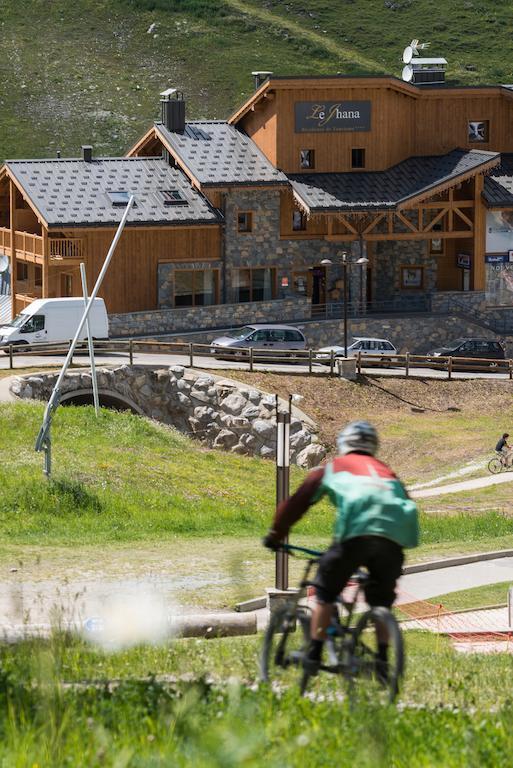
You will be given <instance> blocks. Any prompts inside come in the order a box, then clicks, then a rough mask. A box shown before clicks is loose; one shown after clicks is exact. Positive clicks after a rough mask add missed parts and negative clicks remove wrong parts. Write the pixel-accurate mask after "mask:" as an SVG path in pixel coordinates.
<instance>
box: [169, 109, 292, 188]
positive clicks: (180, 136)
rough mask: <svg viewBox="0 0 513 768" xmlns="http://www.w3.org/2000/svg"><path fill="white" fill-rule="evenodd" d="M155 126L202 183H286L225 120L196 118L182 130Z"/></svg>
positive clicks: (243, 135) (217, 184)
mask: <svg viewBox="0 0 513 768" xmlns="http://www.w3.org/2000/svg"><path fill="white" fill-rule="evenodd" d="M155 128H156V129H157V132H158V133H160V135H161V136H162V138H164V139H165V140H166V142H167V143H168V144H169V146H170V147H172V149H173V150H174V151H175V152H176V154H177V155H178V156H179V157H180V159H181V160H182V162H183V163H184V165H185V166H187V168H188V169H189V170H190V172H191V173H192V175H193V176H194V177H195V178H196V179H197V180H198V181H199V183H200V184H201V185H202V186H209V185H210V186H220V185H225V184H229V185H237V184H240V185H274V184H287V177H286V176H285V174H284V173H282V172H281V171H279V170H278V169H277V168H275V167H274V165H273V164H272V163H271V162H270V161H269V160H268V159H267V158H266V156H265V155H264V154H263V152H261V151H260V149H259V148H258V147H257V146H256V144H255V143H254V142H253V141H252V140H251V139H250V138H249V137H248V136H246V134H245V133H242V132H241V131H239V130H237V128H234V127H233V126H232V125H229V124H228V123H226V122H224V121H220V120H194V121H192V122H190V123H186V125H185V131H184V132H183V133H174V132H171V131H168V130H167V128H165V126H164V125H163V124H162V123H155Z"/></svg>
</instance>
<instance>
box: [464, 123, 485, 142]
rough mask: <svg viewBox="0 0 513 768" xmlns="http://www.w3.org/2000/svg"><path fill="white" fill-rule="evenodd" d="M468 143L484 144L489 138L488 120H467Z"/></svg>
mask: <svg viewBox="0 0 513 768" xmlns="http://www.w3.org/2000/svg"><path fill="white" fill-rule="evenodd" d="M467 135H468V142H469V144H486V142H488V141H489V140H490V123H489V121H488V120H469V122H468V125H467Z"/></svg>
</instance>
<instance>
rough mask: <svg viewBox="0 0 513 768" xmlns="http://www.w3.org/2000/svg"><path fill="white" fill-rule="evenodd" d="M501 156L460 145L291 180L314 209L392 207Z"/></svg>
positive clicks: (291, 178)
mask: <svg viewBox="0 0 513 768" xmlns="http://www.w3.org/2000/svg"><path fill="white" fill-rule="evenodd" d="M498 157H499V155H498V154H497V153H495V152H482V151H479V150H470V151H465V150H460V149H457V150H454V151H452V152H449V153H448V154H447V155H442V156H428V157H410V158H408V159H407V160H404V161H403V162H402V163H399V164H398V165H394V166H393V167H392V168H389V169H388V170H386V171H370V172H356V173H317V174H293V175H289V180H290V182H291V184H292V187H293V189H294V192H295V193H296V195H297V196H298V198H299V199H300V200H301V202H303V204H304V205H305V206H306V207H307V208H308V210H309V211H310V212H311V213H328V212H330V211H340V212H343V211H359V210H369V209H371V210H392V209H394V208H397V207H398V206H399V205H400V204H401V203H404V202H405V201H406V200H408V199H409V198H412V197H417V196H418V195H422V194H424V193H425V194H426V195H428V194H429V192H430V190H431V189H433V188H434V187H438V186H439V185H441V184H444V183H446V182H450V181H452V180H456V179H457V178H458V176H462V175H464V174H466V173H468V172H472V171H477V170H478V169H479V166H481V165H484V164H486V163H489V162H490V160H494V159H495V158H498Z"/></svg>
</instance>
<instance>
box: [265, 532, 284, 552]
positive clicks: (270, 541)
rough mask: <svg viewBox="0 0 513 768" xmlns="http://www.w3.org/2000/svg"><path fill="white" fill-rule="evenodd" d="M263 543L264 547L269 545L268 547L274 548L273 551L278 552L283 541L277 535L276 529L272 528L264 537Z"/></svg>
mask: <svg viewBox="0 0 513 768" xmlns="http://www.w3.org/2000/svg"><path fill="white" fill-rule="evenodd" d="M262 544H263V545H264V547H267V549H272V551H273V552H276V550H277V549H279V547H280V544H281V541H280V540H279V539H278V537H277V536H276V531H272V530H271V531H268V532H267V533H266V534H265V536H264V538H263V539H262Z"/></svg>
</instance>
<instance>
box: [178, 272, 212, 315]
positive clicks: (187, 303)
mask: <svg viewBox="0 0 513 768" xmlns="http://www.w3.org/2000/svg"><path fill="white" fill-rule="evenodd" d="M218 277H219V275H218V271H217V270H216V269H183V270H182V269H177V270H176V271H175V273H174V281H175V290H174V306H175V307H207V306H211V305H212V304H216V303H217V294H218V282H219V281H218Z"/></svg>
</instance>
